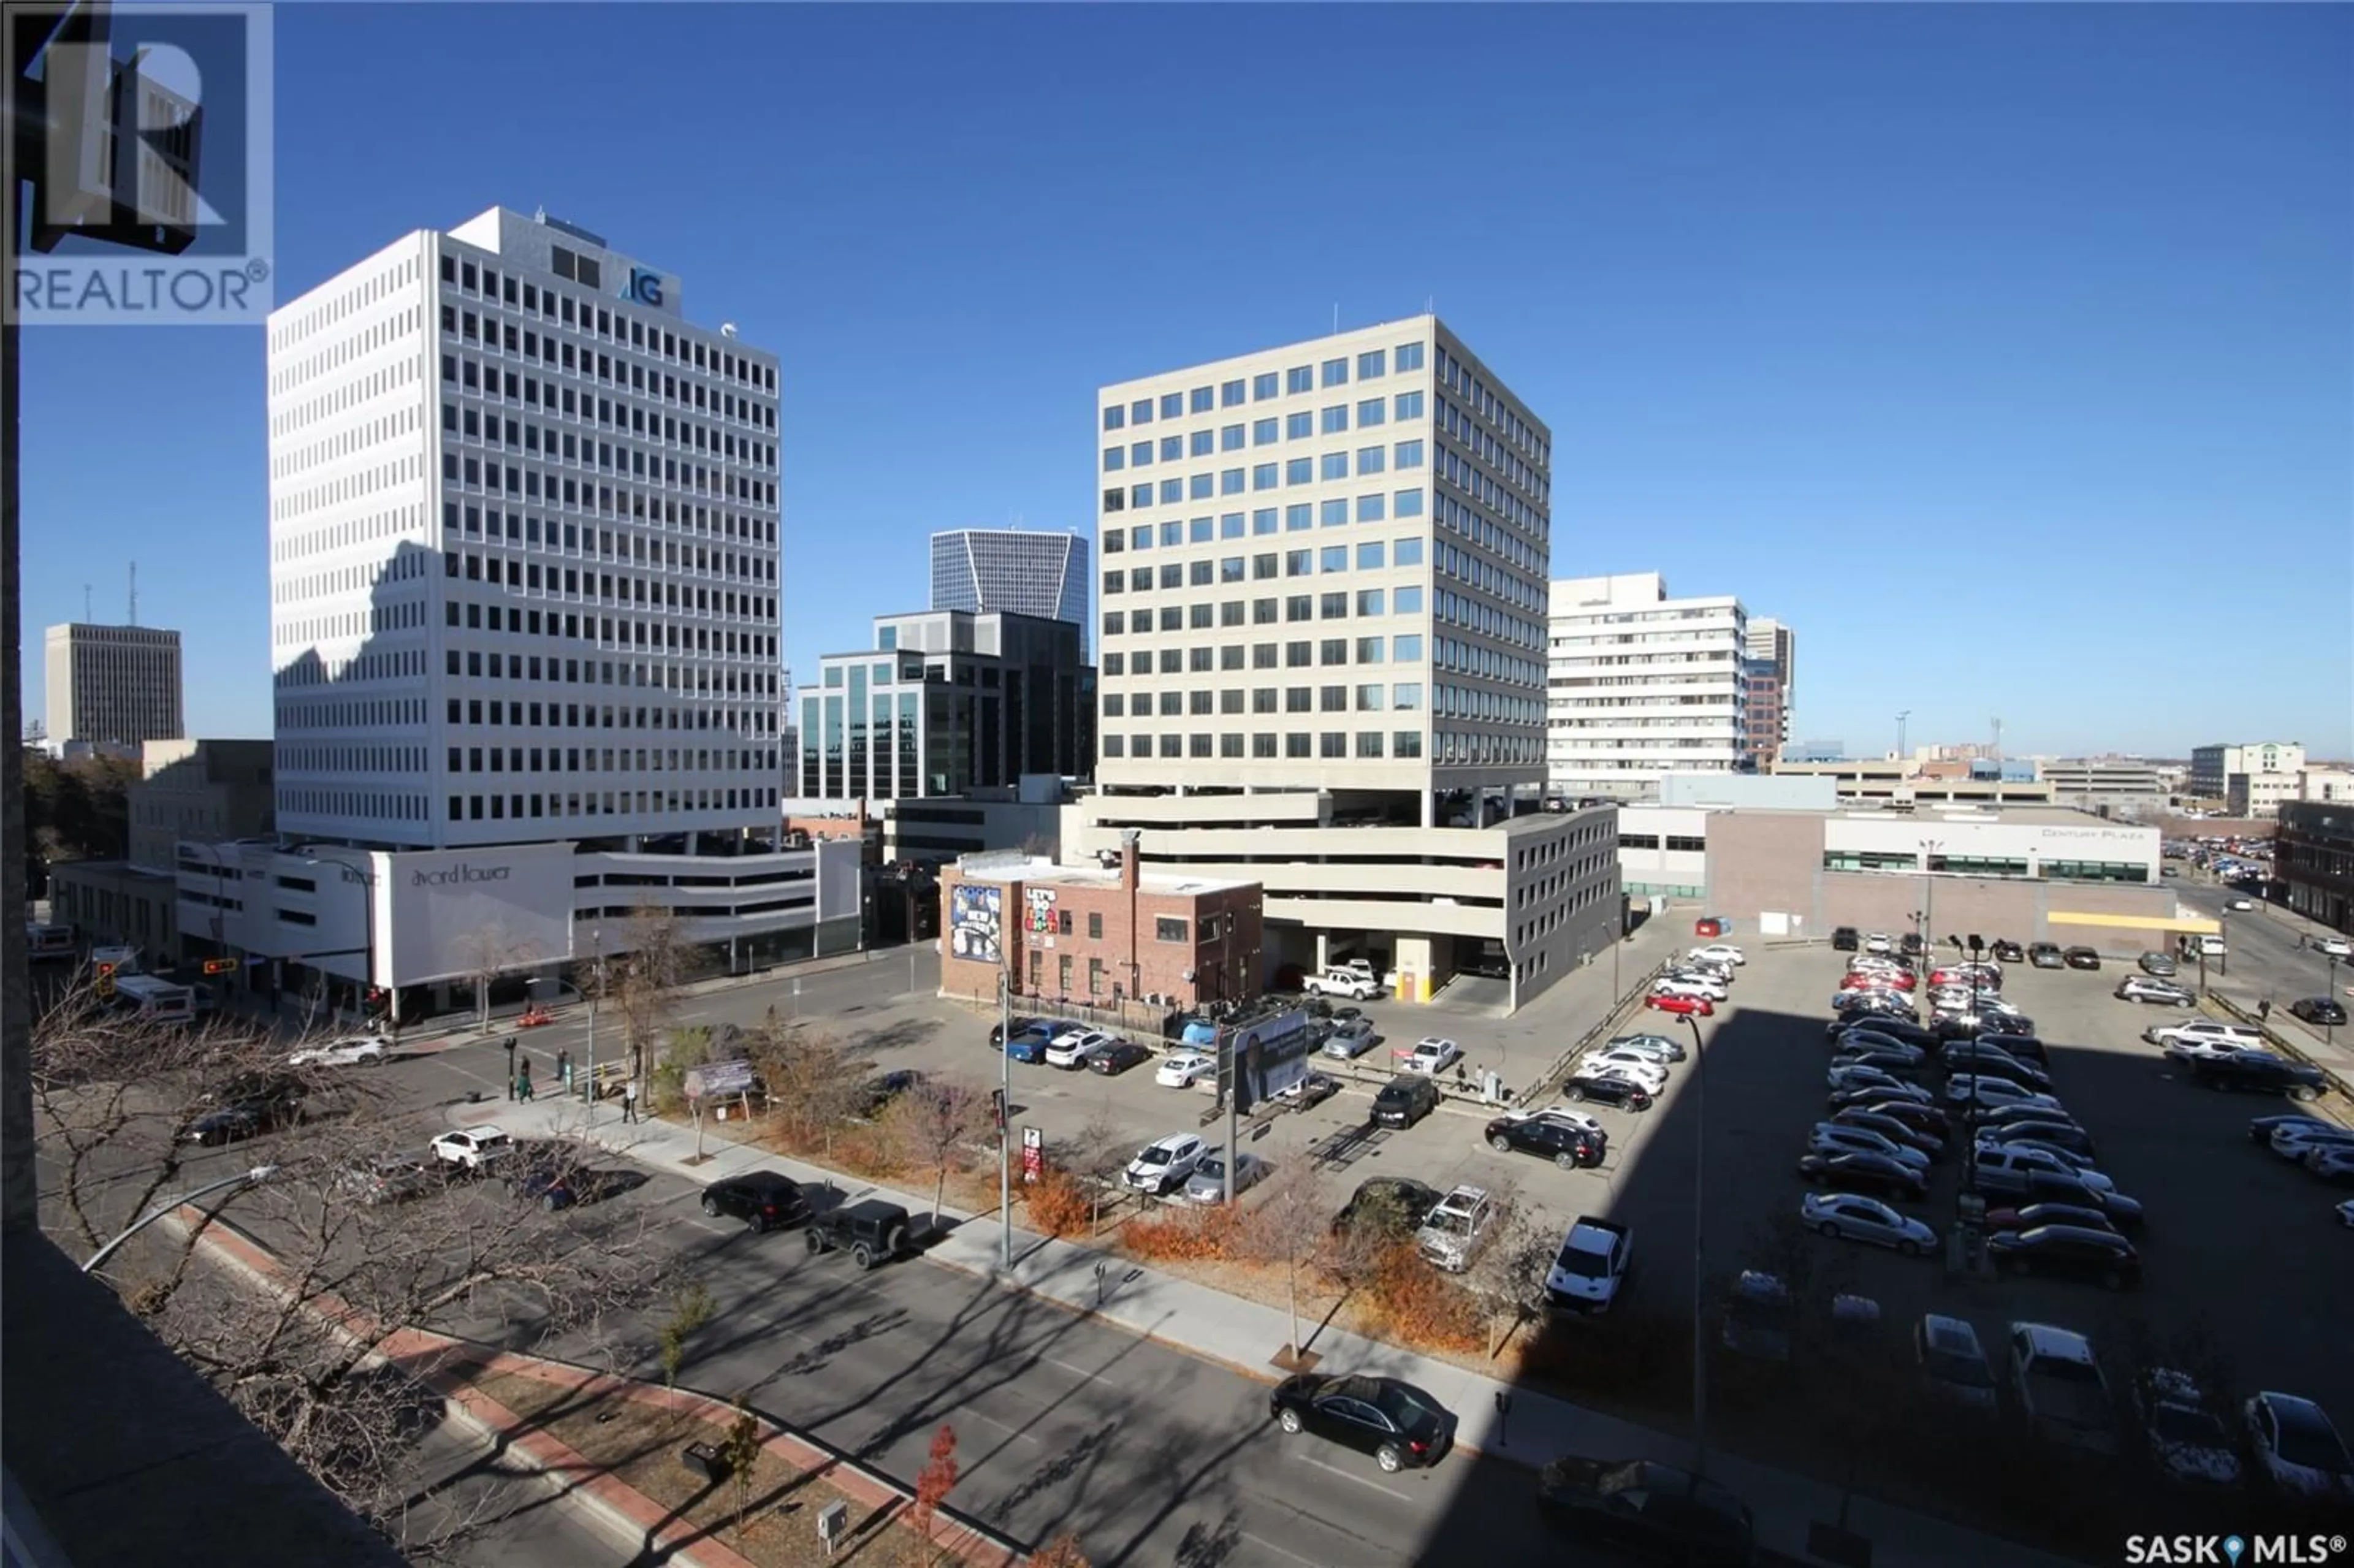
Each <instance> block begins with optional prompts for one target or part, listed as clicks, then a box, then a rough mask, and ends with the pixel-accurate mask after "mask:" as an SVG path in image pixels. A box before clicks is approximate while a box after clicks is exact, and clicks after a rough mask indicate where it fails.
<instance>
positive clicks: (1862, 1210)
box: [1798, 1192, 1937, 1257]
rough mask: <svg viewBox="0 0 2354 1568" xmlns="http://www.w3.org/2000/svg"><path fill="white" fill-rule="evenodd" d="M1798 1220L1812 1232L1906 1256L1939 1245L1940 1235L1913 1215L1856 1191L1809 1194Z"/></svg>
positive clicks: (1802, 1201)
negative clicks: (1886, 1247) (1887, 1249)
mask: <svg viewBox="0 0 2354 1568" xmlns="http://www.w3.org/2000/svg"><path fill="white" fill-rule="evenodd" d="M1798 1218H1799V1219H1800V1220H1801V1221H1802V1222H1804V1223H1805V1224H1806V1227H1807V1228H1808V1230H1810V1231H1819V1232H1821V1233H1822V1234H1824V1235H1827V1236H1851V1237H1853V1238H1854V1239H1855V1240H1857V1241H1868V1242H1877V1243H1879V1244H1880V1245H1882V1246H1890V1247H1894V1248H1895V1249H1896V1250H1897V1251H1898V1252H1901V1253H1903V1255H1905V1256H1906V1257H1917V1256H1919V1255H1921V1254H1923V1253H1925V1252H1933V1251H1935V1249H1936V1245H1937V1233H1936V1232H1935V1231H1933V1230H1931V1229H1930V1228H1929V1227H1928V1226H1927V1225H1925V1224H1922V1223H1921V1222H1920V1221H1918V1220H1916V1219H1914V1218H1913V1217H1912V1216H1911V1215H1910V1214H1900V1213H1897V1212H1896V1211H1895V1210H1894V1209H1892V1208H1890V1207H1889V1206H1888V1205H1887V1204H1885V1203H1883V1202H1881V1201H1880V1200H1879V1199H1877V1198H1865V1197H1861V1196H1859V1195H1857V1194H1856V1193H1853V1192H1809V1193H1808V1194H1807V1195H1806V1197H1804V1198H1803V1199H1801V1200H1800V1201H1799V1203H1798Z"/></svg>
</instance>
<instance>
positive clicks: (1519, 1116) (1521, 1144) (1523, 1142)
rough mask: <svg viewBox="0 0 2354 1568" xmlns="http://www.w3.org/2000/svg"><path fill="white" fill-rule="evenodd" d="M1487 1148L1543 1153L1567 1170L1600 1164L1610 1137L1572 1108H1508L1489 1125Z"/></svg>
mask: <svg viewBox="0 0 2354 1568" xmlns="http://www.w3.org/2000/svg"><path fill="white" fill-rule="evenodd" d="M1486 1137H1487V1139H1488V1147H1489V1148H1490V1149H1492V1150H1495V1151H1496V1152H1497V1153H1499V1154H1510V1153H1513V1152H1515V1151H1517V1152H1520V1153H1523V1154H1535V1155H1541V1156H1543V1158H1544V1159H1547V1160H1552V1161H1553V1163H1554V1164H1555V1165H1558V1166H1560V1167H1561V1168H1562V1169H1563V1170H1564V1171H1575V1170H1576V1169H1578V1168H1579V1167H1580V1166H1587V1165H1599V1164H1601V1163H1602V1155H1603V1151H1604V1150H1605V1149H1606V1148H1607V1147H1608V1144H1609V1139H1608V1136H1607V1135H1606V1134H1605V1133H1604V1132H1603V1131H1602V1129H1601V1128H1600V1127H1599V1126H1598V1125H1596V1124H1595V1121H1594V1118H1592V1117H1584V1116H1576V1115H1575V1114H1574V1113H1572V1112H1569V1111H1560V1110H1534V1111H1507V1112H1505V1113H1504V1114H1503V1115H1502V1116H1500V1117H1498V1118H1496V1119H1495V1120H1493V1121H1491V1122H1490V1123H1489V1124H1488V1128H1487V1133H1486Z"/></svg>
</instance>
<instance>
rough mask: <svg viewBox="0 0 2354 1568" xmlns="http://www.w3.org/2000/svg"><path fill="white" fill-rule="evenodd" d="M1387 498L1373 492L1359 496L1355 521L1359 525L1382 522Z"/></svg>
mask: <svg viewBox="0 0 2354 1568" xmlns="http://www.w3.org/2000/svg"><path fill="white" fill-rule="evenodd" d="M1388 499H1389V498H1388V497H1387V496H1385V495H1384V494H1382V493H1381V492H1379V491H1375V492H1374V493H1373V494H1371V495H1360V496H1359V497H1357V521H1358V522H1360V523H1379V522H1380V521H1382V518H1383V516H1384V513H1385V512H1386V510H1387V508H1386V506H1385V504H1384V503H1386V502H1387V501H1388ZM1374 547H1375V548H1376V549H1378V548H1379V547H1380V546H1374Z"/></svg>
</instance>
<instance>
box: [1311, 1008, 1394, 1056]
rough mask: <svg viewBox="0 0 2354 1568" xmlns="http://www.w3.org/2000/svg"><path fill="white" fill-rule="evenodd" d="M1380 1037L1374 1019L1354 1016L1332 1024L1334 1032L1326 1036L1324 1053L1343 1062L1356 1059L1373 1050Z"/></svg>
mask: <svg viewBox="0 0 2354 1568" xmlns="http://www.w3.org/2000/svg"><path fill="white" fill-rule="evenodd" d="M1380 1039H1381V1036H1380V1035H1379V1034H1377V1033H1374V1031H1373V1020H1371V1019H1368V1018H1352V1019H1350V1020H1349V1021H1348V1022H1345V1023H1336V1024H1334V1025H1333V1026H1332V1033H1330V1034H1327V1035H1326V1036H1325V1037H1324V1046H1323V1050H1324V1054H1326V1055H1327V1056H1331V1057H1335V1058H1337V1059H1339V1060H1341V1061H1343V1062H1349V1061H1354V1060H1355V1059H1356V1058H1357V1057H1359V1056H1362V1055H1363V1054H1365V1053H1366V1052H1368V1051H1370V1050H1372V1049H1373V1044H1374V1043H1375V1042H1376V1041H1378V1040H1380Z"/></svg>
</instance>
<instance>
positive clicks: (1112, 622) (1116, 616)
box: [1103, 609, 1128, 637]
mask: <svg viewBox="0 0 2354 1568" xmlns="http://www.w3.org/2000/svg"><path fill="white" fill-rule="evenodd" d="M1126 630H1128V617H1127V616H1126V615H1125V614H1123V613H1122V612H1120V611H1119V610H1117V609H1107V610H1105V611H1104V618H1103V634H1104V635H1105V636H1106V637H1118V636H1119V635H1120V633H1122V632H1124V631H1126Z"/></svg>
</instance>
